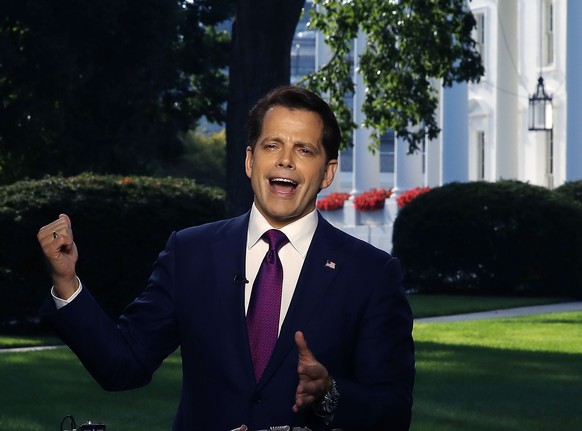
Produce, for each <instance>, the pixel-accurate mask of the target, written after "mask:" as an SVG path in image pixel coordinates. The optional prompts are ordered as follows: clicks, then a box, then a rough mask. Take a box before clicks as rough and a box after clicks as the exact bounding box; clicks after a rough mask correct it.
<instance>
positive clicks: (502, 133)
mask: <svg viewBox="0 0 582 431" xmlns="http://www.w3.org/2000/svg"><path fill="white" fill-rule="evenodd" d="M517 3H518V2H517V0H499V1H498V2H497V7H498V10H497V18H498V29H497V31H498V33H499V36H498V38H497V55H498V61H497V82H498V84H497V85H498V89H497V92H496V96H497V104H496V111H497V130H496V139H495V143H496V151H497V158H496V164H497V178H498V179H501V178H503V179H515V178H517V177H518V158H517V148H518V129H519V126H518V125H519V124H520V123H519V118H518V112H519V106H518V98H517V96H516V94H518V93H519V82H518V77H517V71H516V70H515V67H516V66H515V59H517V58H519V53H518V50H517V46H518V45H517V25H518V19H517Z"/></svg>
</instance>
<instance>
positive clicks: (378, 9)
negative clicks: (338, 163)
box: [305, 0, 483, 151]
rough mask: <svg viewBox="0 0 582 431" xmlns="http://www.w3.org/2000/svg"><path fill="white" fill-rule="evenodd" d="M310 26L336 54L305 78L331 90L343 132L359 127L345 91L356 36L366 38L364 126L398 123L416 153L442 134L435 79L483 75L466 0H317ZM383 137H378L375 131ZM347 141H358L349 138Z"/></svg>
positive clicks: (349, 81)
mask: <svg viewBox="0 0 582 431" xmlns="http://www.w3.org/2000/svg"><path fill="white" fill-rule="evenodd" d="M315 3H316V5H317V7H316V8H313V10H312V17H311V26H312V27H313V28H315V29H317V30H319V31H321V32H322V33H323V34H324V35H325V40H326V43H327V44H328V45H329V48H330V50H331V52H332V58H331V60H330V61H329V63H327V65H325V66H324V67H323V68H322V69H321V70H319V71H317V72H315V73H313V74H311V75H309V76H308V77H306V79H305V83H306V85H307V86H308V87H309V88H311V89H313V90H315V91H317V92H319V93H320V94H326V95H328V97H329V98H330V100H331V105H332V107H333V108H334V110H335V111H336V114H337V116H338V120H339V121H340V123H341V126H342V129H343V131H344V134H346V133H345V132H346V131H351V130H352V129H353V128H354V127H355V126H356V125H355V124H354V123H353V120H352V115H351V111H350V110H349V108H348V107H347V106H346V103H345V97H346V95H350V94H351V93H353V89H354V78H353V71H352V69H351V68H350V64H351V61H350V59H351V58H350V56H351V55H352V46H353V39H354V38H355V37H356V36H357V34H358V31H359V30H361V31H363V32H364V33H365V34H366V36H367V46H366V50H365V52H364V53H363V54H362V55H361V57H360V59H359V60H360V61H359V72H360V73H361V74H362V75H363V78H364V82H365V84H366V99H365V101H364V103H363V105H362V110H363V112H364V113H365V115H366V121H365V126H367V127H372V128H375V129H377V130H378V131H379V133H380V134H381V133H384V132H386V131H387V130H388V129H393V130H394V131H395V132H396V133H397V135H398V136H399V137H400V138H403V139H404V140H406V141H407V142H408V143H409V150H410V151H414V150H416V149H417V148H418V144H419V143H420V142H422V141H423V140H424V138H425V136H427V137H429V138H434V137H436V136H437V135H438V133H439V131H440V130H439V127H438V124H437V121H436V118H435V110H436V108H437V105H438V91H437V89H436V88H437V86H436V84H437V83H439V82H442V83H443V84H444V85H445V86H450V85H452V84H453V83H454V82H463V81H478V80H479V78H480V76H482V75H483V66H482V64H481V59H480V56H479V54H478V53H477V51H476V50H475V48H474V47H475V42H474V41H473V39H472V35H471V34H472V30H473V28H474V26H475V20H474V18H473V16H472V14H471V12H470V10H469V8H468V6H467V5H466V1H465V0H433V1H427V0H389V1H387V0H365V1H364V0H360V1H357V0H352V1H343V2H332V1H328V0H315ZM375 138H376V139H378V135H376V136H375ZM343 145H344V146H349V145H351V142H350V139H349V137H348V138H347V139H344V143H343Z"/></svg>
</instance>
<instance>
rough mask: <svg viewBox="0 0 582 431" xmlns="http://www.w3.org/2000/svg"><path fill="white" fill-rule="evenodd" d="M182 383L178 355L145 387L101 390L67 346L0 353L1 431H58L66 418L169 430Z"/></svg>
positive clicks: (133, 430)
mask: <svg viewBox="0 0 582 431" xmlns="http://www.w3.org/2000/svg"><path fill="white" fill-rule="evenodd" d="M181 380H182V371H181V367H180V358H179V356H178V355H173V356H171V357H170V358H168V359H167V360H166V361H165V362H164V364H163V365H162V367H161V368H160V369H159V370H158V372H157V373H156V375H155V376H154V379H153V381H152V382H151V383H150V384H149V385H148V386H146V387H145V388H142V389H136V390H132V391H126V392H105V391H103V390H102V389H101V388H100V387H99V386H98V385H97V384H96V383H95V382H94V381H93V379H92V378H91V377H90V376H89V374H88V373H87V372H86V371H85V369H84V368H83V366H82V365H81V364H80V362H79V360H78V359H77V358H76V356H75V355H74V354H73V353H72V352H71V351H70V350H69V349H68V348H66V347H65V348H59V349H55V350H43V351H36V352H27V353H0V382H2V391H0V406H1V407H0V430H3V431H4V430H6V431H47V430H59V429H60V423H61V420H62V418H63V417H64V416H66V415H68V414H71V415H73V416H74V417H75V419H76V422H77V425H78V426H79V425H80V424H81V423H82V422H84V421H86V420H91V421H93V422H96V423H98V422H102V423H104V424H105V425H107V429H108V430H112V431H115V430H120V431H121V430H123V431H157V430H169V429H171V426H172V421H173V417H174V413H175V411H176V407H177V405H178V400H179V394H180V385H181ZM65 423H66V424H68V422H65ZM226 431H228V430H226Z"/></svg>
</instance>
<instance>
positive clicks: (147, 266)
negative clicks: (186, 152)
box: [0, 174, 224, 332]
mask: <svg viewBox="0 0 582 431" xmlns="http://www.w3.org/2000/svg"><path fill="white" fill-rule="evenodd" d="M62 212H64V213H66V214H68V215H69V216H70V217H71V221H72V224H73V232H74V235H75V242H76V243H77V246H78V248H79V262H78V265H77V270H78V274H79V276H80V277H81V279H82V281H83V283H84V284H85V285H87V286H88V287H89V288H90V289H91V292H92V293H93V295H94V296H95V297H96V298H97V299H98V301H99V302H100V303H101V304H102V305H103V306H104V307H105V309H106V311H108V312H109V313H110V314H112V315H117V314H118V313H119V312H120V311H121V310H122V308H123V306H124V305H126V304H127V303H128V302H129V301H130V300H131V299H132V298H133V297H134V296H136V295H137V294H138V293H139V292H141V290H143V288H144V287H145V284H146V281H147V278H148V276H149V274H150V271H151V267H152V263H153V262H154V260H155V259H156V257H157V254H158V253H159V252H160V251H161V250H162V249H163V247H164V245H165V241H166V240H167V238H168V236H169V234H170V233H171V231H173V230H178V229H182V228H184V227H187V226H190V225H197V224H201V223H205V222H208V221H212V220H216V219H219V218H221V217H222V216H223V213H224V194H223V192H222V191H221V190H219V189H212V188H208V187H203V186H199V185H196V184H195V183H194V182H193V181H192V180H186V179H171V178H149V177H118V176H96V175H91V174H83V175H80V176H77V177H72V178H62V177H48V178H45V179H43V180H39V181H21V182H17V183H15V184H13V185H10V186H4V187H0V232H3V235H2V236H3V238H2V241H1V243H0V297H2V301H1V302H0V325H1V326H0V330H1V331H2V332H7V331H10V330H11V325H10V324H9V322H10V321H12V322H19V323H22V322H24V321H26V320H27V319H33V320H34V319H36V317H35V316H37V310H38V307H39V305H40V303H41V301H42V299H44V298H45V297H46V296H47V294H48V291H49V287H50V279H49V277H48V273H47V271H46V269H45V264H44V262H43V258H42V252H41V250H40V246H39V245H38V243H37V240H36V234H37V232H38V230H39V228H40V227H41V226H43V225H45V224H47V223H50V222H51V221H53V220H54V219H56V218H57V217H58V215H59V214H60V213H62ZM13 329H14V328H13ZM20 329H21V328H20Z"/></svg>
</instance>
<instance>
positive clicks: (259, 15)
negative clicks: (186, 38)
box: [226, 0, 305, 217]
mask: <svg viewBox="0 0 582 431" xmlns="http://www.w3.org/2000/svg"><path fill="white" fill-rule="evenodd" d="M304 3H305V0H237V1H236V18H235V21H234V23H233V27H232V50H231V62H230V71H229V77H230V78H229V79H230V81H229V96H228V106H227V110H226V153H227V155H226V172H227V180H226V192H227V200H226V215H227V216H229V217H230V216H236V215H239V214H242V213H244V212H245V211H247V210H248V209H249V208H250V205H251V203H252V200H253V193H252V190H251V187H250V181H249V179H248V178H247V176H246V174H245V171H244V158H245V148H246V147H247V131H246V119H247V114H248V112H249V110H250V109H251V108H252V107H253V106H254V104H255V103H256V102H257V100H258V99H259V98H260V97H262V96H263V95H265V93H267V91H269V90H271V89H272V88H274V87H276V86H278V85H284V84H289V80H290V52H291V43H292V41H293V35H294V33H295V28H296V27H297V22H298V21H299V17H300V15H301V9H302V7H303V4H304Z"/></svg>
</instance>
